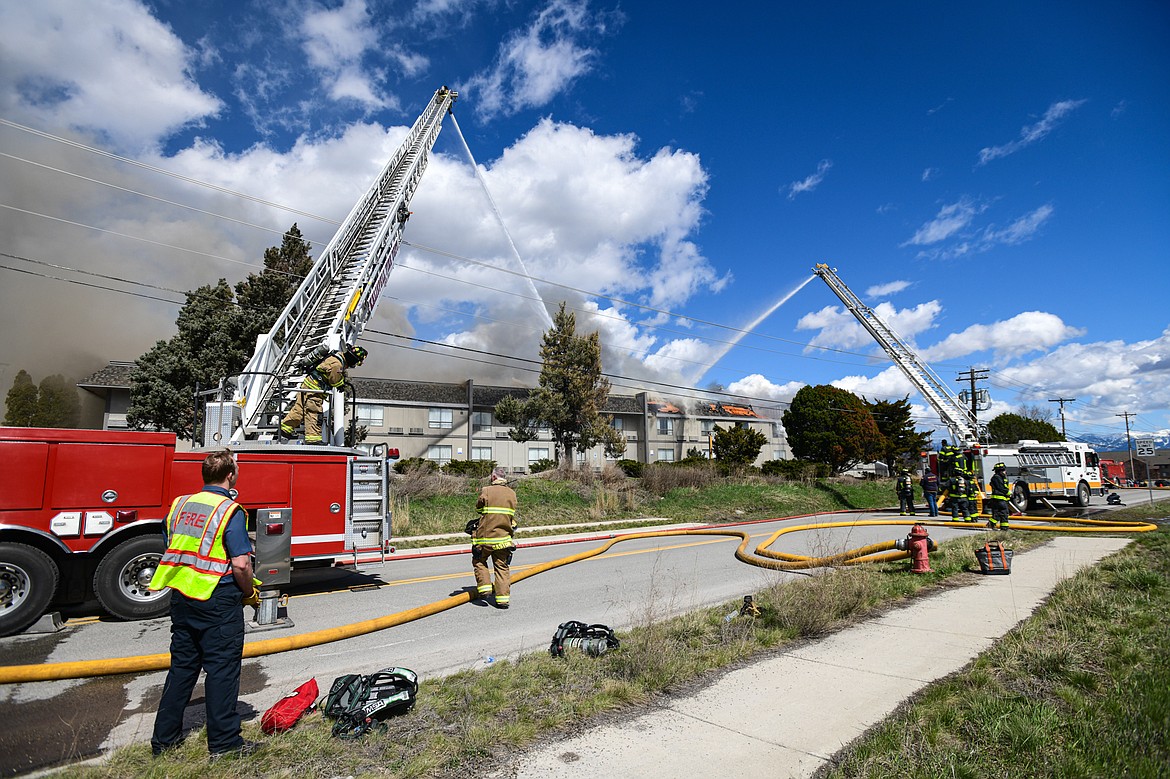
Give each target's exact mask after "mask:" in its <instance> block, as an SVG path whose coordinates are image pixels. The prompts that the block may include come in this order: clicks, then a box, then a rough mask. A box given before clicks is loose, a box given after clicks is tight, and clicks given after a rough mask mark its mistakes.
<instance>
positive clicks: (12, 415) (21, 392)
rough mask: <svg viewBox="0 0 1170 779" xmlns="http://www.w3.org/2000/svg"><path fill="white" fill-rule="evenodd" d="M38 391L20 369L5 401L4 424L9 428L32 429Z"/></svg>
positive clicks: (29, 377)
mask: <svg viewBox="0 0 1170 779" xmlns="http://www.w3.org/2000/svg"><path fill="white" fill-rule="evenodd" d="M39 395H40V391H39V390H38V389H37V385H36V384H34V383H33V380H32V376H29V375H28V371H26V370H23V369H21V371H20V372H19V373H17V374H16V378H15V379H13V380H12V389H10V390H8V396H7V398H6V399H5V403H6V405H7V410H6V411H5V412H4V424H6V425H8V426H9V427H32V426H33V425H34V424H35V422H34V420H35V419H36V416H37V400H38V397H39Z"/></svg>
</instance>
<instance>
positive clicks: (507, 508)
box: [471, 468, 516, 609]
mask: <svg viewBox="0 0 1170 779" xmlns="http://www.w3.org/2000/svg"><path fill="white" fill-rule="evenodd" d="M475 510H476V512H477V513H478V514H479V522H478V523H477V524H476V525H475V529H474V532H473V533H472V534H471V569H472V571H473V572H474V573H475V593H476V599H477V600H483V599H486V598H487V596H488V593H490V592H492V591H493V590H494V591H495V595H496V606H497V607H499V608H501V609H506V608H508V606H509V605H510V603H511V600H512V597H511V592H512V590H511V584H512V569H511V566H512V553H513V552H514V551H515V550H516V545H515V543H513V541H512V533H513V531H515V530H516V493H515V492H514V491H513V490H512V488H511V487H509V486H508V477H507V475H506V474H505V473H504V469H503V468H496V469H494V470H493V471H492V475H491V479H490V483H489V484H488V485H487V486H486V487H484V488H483V489H481V490H480V491H479V499H478V500H476V502H475ZM489 559H490V560H491V561H492V568H493V570H494V572H495V584H494V586H493V584H492V576H491V574H490V573H489V572H488V560H489Z"/></svg>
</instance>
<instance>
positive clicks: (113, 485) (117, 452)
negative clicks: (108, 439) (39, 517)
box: [49, 443, 170, 509]
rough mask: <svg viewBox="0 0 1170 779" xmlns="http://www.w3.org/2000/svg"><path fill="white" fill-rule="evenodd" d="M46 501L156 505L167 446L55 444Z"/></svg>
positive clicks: (58, 505)
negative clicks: (48, 492)
mask: <svg viewBox="0 0 1170 779" xmlns="http://www.w3.org/2000/svg"><path fill="white" fill-rule="evenodd" d="M55 454H56V465H55V466H54V467H53V472H52V479H53V485H52V487H51V488H50V494H49V507H50V508H55V509H81V508H92V509H98V508H102V507H103V506H114V507H119V506H158V505H161V504H162V501H163V479H162V474H164V473H165V472H166V469H167V465H168V463H167V458H168V457H169V456H170V450H169V449H167V448H166V447H163V446H153V445H142V446H138V445H133V444H74V443H62V444H58V445H57V451H56V453H55Z"/></svg>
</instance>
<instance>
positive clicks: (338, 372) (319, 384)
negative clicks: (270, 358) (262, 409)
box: [280, 346, 368, 444]
mask: <svg viewBox="0 0 1170 779" xmlns="http://www.w3.org/2000/svg"><path fill="white" fill-rule="evenodd" d="M367 354H368V352H366V350H365V349H363V348H362V347H360V346H347V347H345V349H344V350H342V351H339V352H331V353H330V354H329V356H328V357H326V358H325V359H324V360H322V361H321V362H319V363H317V365H315V366H314V367H313V369H312V370H310V371H309V372H308V374H307V375H306V376H305V379H304V381H302V382H301V390H309V391H308V392H305V391H302V392H298V393H297V399H296V401H295V402H294V403H293V407H292V408H291V409H289V411H288V413H287V414H285V415H284V419H282V420H280V433H281V435H282V436H283V437H285V438H292V437H293V436H294V435H296V431H297V427H299V426H300V424H301V421H302V420H304V423H305V443H306V444H319V443H322V442H323V441H322V438H321V412H322V411H323V410H324V408H325V393H326V392H327V391H328V390H329V389H336V390H339V389H341V388H342V387H344V386H345V384H346V380H347V375H346V371H348V370H349V369H350V368H356V367H357V366H359V365H361V364H362V363H363V362H365V360H366V355H367Z"/></svg>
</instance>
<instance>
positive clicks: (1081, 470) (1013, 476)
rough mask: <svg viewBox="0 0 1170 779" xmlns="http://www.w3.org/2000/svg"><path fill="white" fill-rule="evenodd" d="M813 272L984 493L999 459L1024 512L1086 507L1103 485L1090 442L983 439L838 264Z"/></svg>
mask: <svg viewBox="0 0 1170 779" xmlns="http://www.w3.org/2000/svg"><path fill="white" fill-rule="evenodd" d="M813 273H814V274H816V275H817V276H819V277H820V279H821V280H822V281H824V282H825V284H826V285H828V287H829V289H830V290H832V291H833V294H835V295H836V296H837V297H838V298H839V299H840V300H841V302H842V303H843V304H844V305H845V308H846V310H848V311H849V313H851V314H853V316H854V317H855V318H856V319H857V321H858V322H860V323H861V326H862V327H864V328H865V329H866V331H867V332H868V333H869V334H870V335H871V336H873V339H874V340H875V341H877V343H878V345H879V346H881V347H882V349H883V350H884V351H885V353H886V354H887V355H888V356H889V357H890V359H891V360H893V362H894V365H896V366H898V368H899V370H901V371H902V373H903V374H904V375H905V376H906V378H907V379H908V380H909V381H910V383H911V384H913V385H914V387H915V389H917V390H918V392H919V394H921V395H922V397H923V398H924V399H925V400H926V402H927V403H929V404H930V406H931V408H933V409H934V411H935V413H937V414H938V416H939V418H940V419H941V420H942V422H943V424H944V425H945V426H946V428H947V430H948V431H949V432H950V435H951V437H952V440H953V441H954V442H955V443H956V444H957V445H958V446H959V448H960V450H961V452H962V456H963V458H964V461H965V463H966V465H967V466H968V467H970V469H971V471H972V473H973V474H974V476H975V478H976V480H977V481H978V482H979V492H980V495H981V496H986V495H987V494H988V484H989V482H990V480H991V475H992V469H993V467H994V466H995V464H996V463H998V462H1002V463H1003V464H1004V465H1005V466H1007V478H1008V480H1009V481H1010V482H1011V483H1012V503H1013V504H1014V505H1015V507H1016V508H1017V509H1018V510H1020V511H1023V510H1025V509H1026V508H1027V507H1028V506H1029V505H1031V504H1032V503H1034V502H1047V501H1048V500H1049V499H1060V500H1068V501H1070V502H1071V503H1073V505H1076V506H1078V507H1083V506H1087V505H1089V500H1090V496H1091V495H1092V492H1093V491H1094V490H1097V491H1101V490H1102V485H1101V473H1100V470H1099V467H1098V463H1099V458H1098V457H1097V453H1096V452H1095V451H1093V449H1092V447H1090V446H1089V445H1088V444H1082V443H1076V442H1070V441H1056V442H1051V443H1040V442H1039V441H1020V442H1018V443H1015V444H986V443H981V440H986V438H987V430H986V428H985V427H984V426H982V425H980V424H979V421H978V419H977V417H976V414H975V412H974V410H973V409H971V408H968V407H966V406H964V405H963V404H962V403H960V402H959V399H958V398H957V397H955V396H954V395H953V394H952V393H951V392H950V390H949V389H948V388H947V386H946V384H945V383H944V382H943V380H942V379H941V378H939V376H938V375H937V374H936V373H935V372H934V371H933V370H931V368H930V366H929V365H927V364H926V363H925V362H923V361H922V360H921V359H920V358H919V357H918V355H917V354H916V353H915V352H914V350H913V349H911V348H910V346H909V345H907V343H906V342H905V340H903V339H902V338H901V337H900V336H899V335H898V334H897V333H896V332H894V330H893V328H891V327H890V326H889V325H888V324H886V323H885V322H883V321H882V320H881V318H880V317H879V316H878V315H877V314H876V313H875V312H874V310H873V309H872V308H870V307H869V306H867V305H865V304H864V303H862V302H861V299H860V298H858V297H857V295H855V294H854V293H853V291H852V290H851V289H849V287H848V286H847V285H846V284H845V282H843V281H841V278H840V277H839V276H838V275H837V270H836V268H830V267H829V266H828V265H827V264H825V263H818V264H817V265H816V266H815V267H814V268H813ZM924 458H925V461H926V462H925V463H924V465H926V466H927V467H930V468H931V469H933V470H935V471H936V472H937V469H938V462H937V456H936V455H935V454H933V453H928V454H926V455H925V456H924Z"/></svg>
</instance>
